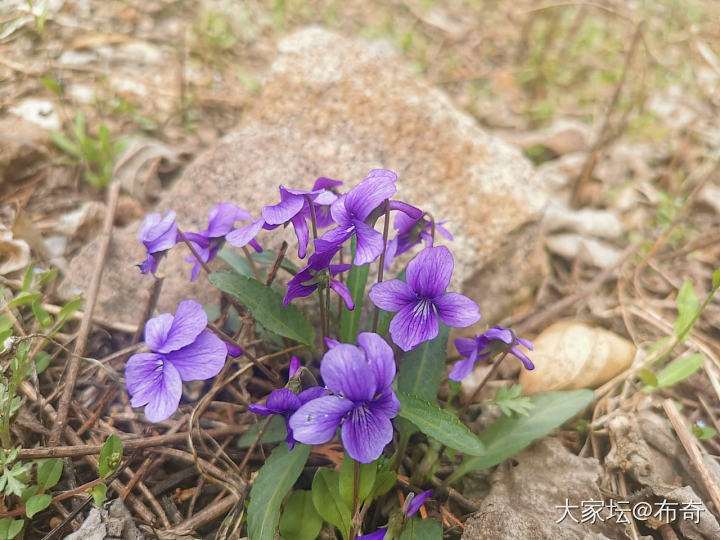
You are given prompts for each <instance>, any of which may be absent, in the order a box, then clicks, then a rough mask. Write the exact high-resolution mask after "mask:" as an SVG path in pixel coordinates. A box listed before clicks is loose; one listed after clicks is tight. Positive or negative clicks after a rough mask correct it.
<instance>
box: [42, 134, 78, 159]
mask: <svg viewBox="0 0 720 540" xmlns="http://www.w3.org/2000/svg"><path fill="white" fill-rule="evenodd" d="M50 140H51V141H52V142H53V144H54V145H55V146H57V147H58V148H59V149H60V150H62V151H63V152H65V153H66V154H70V155H71V156H73V157H75V158H78V159H80V158H81V156H82V151H81V150H80V147H79V146H78V145H77V144H75V143H74V142H73V141H71V140H70V139H68V138H67V137H65V136H64V135H60V133H58V132H56V131H51V132H50Z"/></svg>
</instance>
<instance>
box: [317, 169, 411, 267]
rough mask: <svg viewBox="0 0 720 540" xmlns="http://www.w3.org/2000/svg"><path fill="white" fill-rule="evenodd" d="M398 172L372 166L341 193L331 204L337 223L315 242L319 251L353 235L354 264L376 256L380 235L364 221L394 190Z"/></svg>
mask: <svg viewBox="0 0 720 540" xmlns="http://www.w3.org/2000/svg"><path fill="white" fill-rule="evenodd" d="M395 180H397V175H396V174H395V173H394V172H392V171H389V170H387V169H374V170H372V171H370V172H369V173H368V175H367V176H366V177H365V179H364V180H363V181H362V182H360V183H359V184H358V185H357V186H355V187H354V188H353V189H351V190H350V191H349V192H347V193H345V194H344V195H341V196H340V197H339V198H338V199H337V200H336V201H335V202H334V203H332V205H331V206H330V214H331V215H332V218H333V221H335V223H337V224H338V226H337V227H335V228H334V229H330V230H328V231H326V232H325V234H323V235H322V237H321V238H319V239H318V240H317V241H316V242H315V247H316V249H317V250H318V251H331V250H334V249H336V248H338V247H339V246H342V244H343V243H344V242H345V241H346V240H348V239H349V238H350V237H352V236H353V235H355V237H356V238H357V249H356V251H355V260H354V261H353V262H354V264H355V265H356V266H362V265H364V264H368V263H371V262H373V261H374V260H375V259H377V258H378V257H379V256H380V254H381V253H382V251H383V248H384V242H383V235H382V234H380V233H379V232H378V231H376V230H375V229H373V228H372V227H371V226H370V225H368V224H367V223H366V220H367V219H368V217H370V215H371V214H372V213H373V211H375V209H376V208H377V207H378V206H380V205H381V204H382V202H383V201H384V200H386V199H389V198H390V197H392V196H393V195H394V194H395V191H397V188H396V187H395Z"/></svg>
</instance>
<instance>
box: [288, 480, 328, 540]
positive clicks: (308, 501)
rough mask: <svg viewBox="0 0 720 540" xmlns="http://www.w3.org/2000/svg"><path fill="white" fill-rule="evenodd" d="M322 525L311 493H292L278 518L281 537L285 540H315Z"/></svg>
mask: <svg viewBox="0 0 720 540" xmlns="http://www.w3.org/2000/svg"><path fill="white" fill-rule="evenodd" d="M322 524H323V520H322V518H321V517H320V515H319V514H318V513H317V510H315V506H314V505H313V501H312V492H310V491H305V490H297V491H293V492H292V493H291V494H290V497H289V498H288V500H287V502H286V503H285V509H284V510H283V513H282V517H281V518H280V534H281V535H282V537H283V538H284V539H285V540H315V538H317V537H318V535H319V534H320V529H322Z"/></svg>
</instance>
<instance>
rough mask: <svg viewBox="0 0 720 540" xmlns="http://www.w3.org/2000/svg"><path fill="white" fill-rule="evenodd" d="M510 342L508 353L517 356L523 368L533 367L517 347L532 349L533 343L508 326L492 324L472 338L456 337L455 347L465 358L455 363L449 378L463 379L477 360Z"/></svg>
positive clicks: (501, 348) (529, 368) (454, 379)
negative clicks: (517, 335)
mask: <svg viewBox="0 0 720 540" xmlns="http://www.w3.org/2000/svg"><path fill="white" fill-rule="evenodd" d="M510 344H512V347H511V348H510V354H512V355H513V356H515V357H516V358H518V359H519V360H520V361H521V362H522V363H523V365H524V366H525V369H528V370H531V369H535V366H534V365H533V363H532V361H531V360H530V359H529V358H528V357H527V355H526V354H525V353H524V352H522V351H521V350H520V349H519V345H522V346H523V347H525V348H526V349H529V350H531V351H532V350H533V344H532V343H531V342H530V341H528V340H527V339H523V338H519V337H516V336H515V334H514V333H513V331H512V330H510V329H509V328H503V327H502V326H493V327H492V328H489V329H488V330H487V331H486V332H485V333H484V334H480V335H477V336H475V337H474V338H458V339H456V340H455V348H456V349H457V350H458V352H459V353H460V354H461V355H462V356H463V357H464V358H465V359H464V360H459V361H457V362H456V363H455V366H454V367H453V370H452V371H451V372H450V375H449V377H450V379H452V380H453V381H461V380H463V379H464V378H465V377H467V376H468V375H470V373H471V372H472V370H473V367H475V364H476V363H477V362H479V361H480V360H484V359H485V358H487V357H488V356H490V355H491V354H492V353H494V352H499V351H500V350H503V349H504V348H505V347H506V346H508V345H510ZM498 345H500V347H498Z"/></svg>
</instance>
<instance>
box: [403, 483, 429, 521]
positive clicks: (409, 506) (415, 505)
mask: <svg viewBox="0 0 720 540" xmlns="http://www.w3.org/2000/svg"><path fill="white" fill-rule="evenodd" d="M434 492H435V490H434V489H428V490H427V491H423V492H422V493H418V494H417V495H415V496H414V497H413V498H412V499H410V500H409V501H406V502H405V510H404V511H405V515H406V516H407V517H413V516H414V515H415V514H417V513H418V510H420V507H421V506H422V505H423V504H425V501H427V500H428V498H430V496H431V495H432V494H433V493H434Z"/></svg>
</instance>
